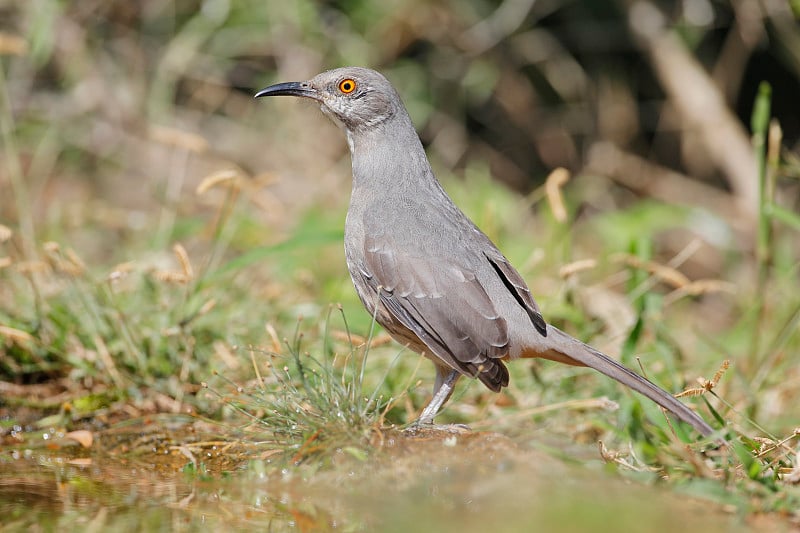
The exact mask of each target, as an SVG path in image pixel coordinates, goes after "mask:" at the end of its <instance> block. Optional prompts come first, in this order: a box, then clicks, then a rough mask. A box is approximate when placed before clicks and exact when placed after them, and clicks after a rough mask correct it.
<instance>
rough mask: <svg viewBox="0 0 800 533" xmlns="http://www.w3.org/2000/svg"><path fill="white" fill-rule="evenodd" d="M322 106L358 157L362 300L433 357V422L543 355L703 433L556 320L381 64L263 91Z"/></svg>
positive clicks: (352, 230)
mask: <svg viewBox="0 0 800 533" xmlns="http://www.w3.org/2000/svg"><path fill="white" fill-rule="evenodd" d="M265 96H294V97H300V98H307V99H310V100H313V101H315V102H317V103H318V104H319V107H320V109H321V110H322V112H323V114H325V115H326V116H328V117H329V118H330V119H331V120H332V121H333V122H334V123H335V124H337V125H338V126H339V127H340V128H341V129H343V130H344V132H345V135H346V138H347V144H348V146H349V149H350V155H351V160H352V174H353V176H352V178H353V180H352V191H351V195H350V203H349V207H348V211H347V215H346V219H345V230H344V249H345V258H346V263H347V268H348V271H349V273H350V277H351V279H352V282H353V285H354V287H355V290H356V292H357V293H358V297H359V299H360V300H361V302H362V303H363V305H364V306H365V308H366V309H367V311H368V312H369V313H370V314H371V315H373V316H374V317H375V320H376V321H377V322H378V323H379V324H381V326H383V328H384V329H385V330H386V331H387V332H388V333H389V335H391V336H392V337H393V338H394V339H395V340H396V341H398V342H399V343H400V344H403V345H404V346H407V347H408V348H410V349H411V350H413V351H416V352H418V353H421V354H423V355H424V356H425V357H427V358H428V359H429V360H430V361H432V362H433V364H434V366H435V368H436V378H435V382H434V387H433V396H432V398H431V400H430V401H429V403H428V404H427V405H426V406H425V408H424V409H423V410H422V412H421V414H420V415H419V418H418V419H417V420H416V422H415V425H417V426H420V427H430V426H432V425H433V424H434V418H435V417H436V416H437V414H438V413H439V412H440V410H441V409H442V407H443V406H444V404H445V403H446V402H447V401H448V399H449V398H450V396H451V394H452V392H453V388H454V386H455V384H456V382H457V381H458V380H459V379H460V378H461V377H462V376H467V377H470V378H476V379H478V380H479V381H480V382H481V383H483V385H485V386H486V387H487V388H488V389H490V390H492V391H494V392H500V390H501V389H502V388H503V387H506V386H507V385H508V383H509V373H508V368H507V366H506V363H507V362H509V361H514V360H516V359H521V358H543V359H549V360H552V361H557V362H561V363H566V364H568V365H573V366H586V367H590V368H593V369H594V370H596V371H598V372H600V373H601V374H604V375H606V376H608V377H610V378H612V379H614V380H616V381H618V382H620V383H621V384H623V385H625V386H627V387H629V388H631V389H633V390H634V391H636V392H638V393H640V394H642V395H644V396H645V397H647V398H649V399H650V400H652V401H654V402H655V403H657V404H658V405H660V406H661V407H662V408H664V409H665V410H667V411H669V412H670V413H672V414H673V415H674V416H675V417H677V418H678V419H679V420H682V421H683V422H685V423H687V424H689V425H690V426H691V427H693V428H694V429H695V430H696V431H698V432H699V433H700V434H701V435H703V436H709V435H711V434H712V433H713V432H714V429H713V428H712V427H711V426H710V425H709V424H708V423H706V422H705V421H704V420H703V419H702V418H701V417H700V416H699V415H697V414H696V413H695V412H694V411H692V410H691V409H689V408H688V407H687V406H686V405H684V404H683V403H682V402H680V401H679V400H678V399H676V398H675V397H674V396H673V395H671V394H670V393H668V392H666V391H665V390H663V389H662V388H660V387H658V386H657V385H655V384H654V383H652V382H651V381H650V380H648V379H646V378H644V377H642V376H640V375H639V374H637V373H635V372H633V371H632V370H630V369H628V368H627V367H625V366H623V365H622V364H620V363H618V362H617V361H615V360H614V359H612V358H610V357H609V356H607V355H605V354H604V353H602V352H600V351H598V350H596V349H595V348H592V347H591V346H589V345H587V344H585V343H583V342H581V341H580V340H578V339H575V338H574V337H572V336H571V335H569V334H567V333H565V332H564V331H561V330H560V329H558V328H556V327H555V326H553V325H551V324H549V323H547V322H546V321H545V319H544V317H543V315H542V313H541V311H540V309H539V306H538V305H537V303H536V301H535V300H534V298H533V296H532V294H531V291H530V289H529V288H528V286H527V284H526V283H525V280H524V279H523V278H522V276H521V275H520V274H519V273H518V272H517V270H516V269H515V268H514V267H513V266H512V265H511V263H510V262H509V260H508V259H507V258H506V257H505V256H504V255H503V254H502V253H501V252H500V250H499V249H498V248H497V246H495V244H494V243H493V242H492V241H491V240H490V239H489V237H487V236H486V234H484V233H483V232H482V231H481V230H480V229H479V228H478V227H477V226H476V225H475V224H474V223H473V222H472V221H471V220H470V219H469V218H468V217H467V216H466V215H465V214H464V213H463V212H462V211H461V209H459V208H458V207H457V206H456V204H455V203H454V202H453V201H452V200H451V199H450V197H449V196H448V195H447V193H446V192H445V191H444V189H443V188H442V186H441V184H440V183H439V181H438V180H437V178H436V177H435V176H434V174H433V171H432V169H431V165H430V163H429V161H428V158H427V155H426V153H425V149H424V147H423V145H422V142H421V140H420V138H419V135H418V134H417V131H416V129H415V128H414V125H413V123H412V121H411V118H410V116H409V114H408V112H407V110H406V108H405V105H404V104H403V102H402V100H401V98H400V96H399V94H398V93H397V91H396V90H395V88H394V87H393V86H392V84H391V83H390V82H389V81H388V80H387V78H386V77H384V76H383V75H382V74H381V73H379V72H377V71H375V70H372V69H368V68H364V67H342V68H336V69H333V70H328V71H325V72H322V73H320V74H318V75H316V76H314V77H313V78H311V79H309V80H307V81H300V82H284V83H277V84H275V85H271V86H269V87H267V88H265V89H262V90H260V91H258V92H257V93H256V94H255V97H256V98H260V97H265Z"/></svg>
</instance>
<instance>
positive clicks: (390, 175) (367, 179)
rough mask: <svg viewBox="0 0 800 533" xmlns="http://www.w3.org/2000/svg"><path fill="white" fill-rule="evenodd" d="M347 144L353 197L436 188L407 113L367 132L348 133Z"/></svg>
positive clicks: (426, 159)
mask: <svg viewBox="0 0 800 533" xmlns="http://www.w3.org/2000/svg"><path fill="white" fill-rule="evenodd" d="M347 142H348V144H349V146H350V155H351V157H352V160H353V194H354V195H355V194H358V193H359V192H363V191H375V190H376V188H377V190H385V191H391V192H392V193H393V194H398V193H401V192H402V191H404V190H407V191H416V192H417V194H418V193H419V192H422V193H424V192H425V191H426V190H429V189H437V188H438V182H437V181H436V178H434V177H433V173H432V171H431V167H430V163H429V162H428V158H427V156H426V155H425V150H424V148H423V147H422V142H420V140H419V136H418V135H417V132H416V130H415V129H414V126H413V124H412V123H411V119H410V118H409V116H408V114H407V113H405V112H403V113H398V114H397V115H395V116H394V117H392V118H391V119H390V120H387V121H385V122H383V123H381V124H380V125H378V126H376V127H373V128H370V129H368V130H366V131H348V132H347Z"/></svg>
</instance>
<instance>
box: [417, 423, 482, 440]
mask: <svg viewBox="0 0 800 533" xmlns="http://www.w3.org/2000/svg"><path fill="white" fill-rule="evenodd" d="M471 432H472V428H470V427H469V426H468V425H466V424H434V423H433V422H424V421H420V420H417V421H415V422H412V423H411V424H409V425H408V426H406V427H405V429H403V433H405V434H406V435H408V436H409V437H432V436H435V435H442V434H447V435H464V434H467V433H471Z"/></svg>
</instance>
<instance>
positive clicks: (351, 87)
mask: <svg viewBox="0 0 800 533" xmlns="http://www.w3.org/2000/svg"><path fill="white" fill-rule="evenodd" d="M339 90H340V91H342V93H344V94H350V93H351V92H353V91H355V90H356V80H354V79H352V78H345V79H343V80H342V81H340V82H339Z"/></svg>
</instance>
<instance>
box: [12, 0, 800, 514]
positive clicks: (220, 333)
mask: <svg viewBox="0 0 800 533" xmlns="http://www.w3.org/2000/svg"><path fill="white" fill-rule="evenodd" d="M798 13H800V6H798V4H797V2H793V1H791V0H789V1H771V2H770V1H763V2H762V1H756V0H731V1H727V0H726V1H715V2H711V1H706V0H685V1H683V2H678V3H673V2H650V1H639V2H623V1H619V2H593V1H578V0H575V1H538V2H537V1H534V0H516V1H513V0H507V1H504V2H495V1H481V0H470V1H466V2H454V1H449V2H448V1H437V2H427V1H425V2H423V1H421V0H418V1H417V0H411V1H404V2H400V1H373V0H360V1H350V2H318V1H309V0H298V1H292V2H261V1H237V2H231V1H226V0H206V1H202V2H200V1H192V0H186V1H175V0H147V1H142V2H117V1H111V2H109V1H101V0H81V1H80V2H59V1H55V0H30V1H26V2H21V1H13V0H4V1H3V0H0V66H1V67H2V68H0V134H1V135H2V145H3V151H2V165H0V417H2V424H3V426H4V428H5V429H4V431H5V434H4V439H5V440H4V442H5V443H6V444H8V445H15V446H16V445H19V444H20V443H22V444H25V443H26V442H27V443H29V442H30V441H26V440H25V437H24V435H25V434H26V431H30V430H31V428H57V429H58V430H59V431H62V430H63V431H69V430H74V429H78V428H91V429H93V430H94V431H97V432H102V431H107V430H108V428H113V427H115V424H119V423H121V422H122V421H125V420H139V419H140V417H142V416H145V415H151V414H154V413H193V414H195V415H197V416H201V417H205V418H207V419H211V420H214V421H216V422H224V423H226V424H227V426H226V429H225V430H224V431H222V430H220V431H221V432H222V433H225V434H227V435H231V434H232V432H234V430H241V431H243V432H244V433H241V432H239V433H236V435H238V437H237V438H239V439H241V442H251V441H252V440H253V439H256V440H258V439H265V440H267V441H268V442H270V443H271V445H275V446H277V447H276V449H279V450H288V451H289V453H288V454H287V458H288V459H289V460H290V462H291V463H293V464H305V465H308V464H314V465H321V464H328V465H330V464H331V463H330V461H332V459H330V457H331V455H330V453H328V452H329V451H330V450H341V449H342V446H344V447H345V449H347V450H350V451H349V452H348V453H350V454H351V455H352V456H354V457H356V458H363V456H364V454H367V455H370V454H373V453H377V452H376V451H375V450H376V449H379V448H380V446H378V445H377V444H376V441H375V435H376V432H377V434H382V432H383V431H384V430H383V429H381V428H385V427H387V426H388V425H391V424H403V423H406V422H408V421H410V420H413V418H414V417H415V416H416V414H417V413H418V412H419V409H420V408H421V407H422V406H423V405H424V403H425V401H426V399H427V395H428V394H429V390H430V385H431V382H432V372H431V369H430V367H429V364H427V363H426V362H425V361H421V360H420V358H419V357H418V356H416V355H414V354H409V353H401V354H400V355H399V356H398V353H399V352H401V350H400V348H399V347H398V346H397V345H396V344H393V343H391V342H389V340H388V339H387V337H386V336H385V335H384V334H383V333H382V332H381V331H380V330H375V329H373V325H372V324H371V319H370V317H369V316H368V315H367V314H366V313H365V312H363V311H362V310H361V306H360V304H359V303H358V302H357V300H356V298H355V295H354V292H353V290H352V288H351V286H350V281H349V278H348V276H347V274H346V271H345V268H344V259H343V254H342V251H341V237H342V226H343V219H344V213H345V211H346V207H347V200H348V193H349V180H350V178H349V154H348V153H347V148H346V144H345V142H344V140H343V138H342V134H341V132H339V131H338V130H337V129H336V128H335V127H334V126H333V125H331V124H329V123H328V122H327V121H326V120H325V119H324V118H323V117H322V116H321V115H320V113H319V112H317V111H316V110H315V109H314V107H313V106H312V105H310V104H308V103H305V102H297V101H292V100H276V101H266V102H264V101H258V102H257V101H254V100H253V98H252V95H253V93H254V92H255V90H257V89H259V88H262V87H264V86H266V85H268V84H270V83H273V82H278V81H290V80H303V79H307V78H309V77H311V76H313V75H314V74H316V73H317V72H319V71H322V70H325V69H328V68H333V67H335V66H340V65H349V64H353V65H364V66H370V67H373V68H376V69H378V70H381V71H382V72H384V73H385V74H386V75H387V76H388V77H389V78H390V79H391V80H392V81H393V83H394V84H395V85H396V87H397V88H398V91H399V92H400V94H401V95H402V96H403V98H404V100H405V103H406V105H407V107H408V108H409V111H410V113H411V115H412V118H413V120H414V122H415V124H416V125H417V128H418V130H419V132H420V135H421V137H422V139H423V142H424V143H425V145H426V147H427V149H428V153H429V156H430V158H431V160H432V163H433V165H434V168H435V170H436V172H437V175H438V176H439V178H440V179H441V180H442V181H443V183H444V185H445V188H446V189H447V190H448V191H449V192H450V193H451V195H452V196H453V197H454V198H455V200H456V202H457V203H458V204H459V205H460V206H461V207H462V208H463V209H464V210H465V211H466V212H467V213H468V214H469V215H470V216H471V217H472V218H473V219H474V220H475V221H476V223H478V225H479V226H480V227H481V228H483V229H484V230H485V231H486V232H487V233H488V234H489V235H490V237H492V238H493V239H494V240H495V241H496V242H497V243H498V245H499V246H500V248H501V249H502V250H503V251H504V252H505V253H506V255H508V257H509V258H510V259H511V260H512V262H513V263H515V264H516V265H517V267H518V268H519V270H520V271H521V273H522V274H523V276H524V277H525V278H526V279H527V280H528V281H529V284H530V286H531V289H532V290H533V293H534V294H535V295H537V299H538V301H539V303H540V305H541V306H542V308H543V310H544V312H545V316H546V317H547V318H548V319H549V320H551V321H553V322H554V323H556V324H557V325H559V327H563V328H566V329H568V330H569V331H571V332H572V333H573V334H575V335H576V336H578V337H580V338H582V339H584V340H586V341H589V342H591V343H592V344H594V345H596V346H598V347H599V348H601V349H603V350H604V351H607V352H609V353H611V354H614V355H617V354H619V355H620V357H621V358H622V360H623V361H624V362H625V363H626V364H627V365H628V366H631V367H634V368H637V369H642V370H643V371H644V372H646V373H647V374H648V375H649V376H650V377H651V378H652V379H653V380H655V381H656V382H658V383H660V384H661V385H662V386H663V387H665V388H666V389H668V390H671V391H675V392H679V391H682V390H686V389H692V388H695V390H694V391H693V392H692V394H693V395H696V396H702V398H698V399H694V400H691V399H688V400H687V401H689V402H692V403H694V404H695V405H696V406H697V407H698V410H699V411H700V412H701V414H702V415H703V416H704V417H705V418H706V419H709V420H712V421H715V423H716V425H717V426H721V425H722V424H723V422H724V424H725V425H726V427H727V433H726V432H723V433H726V434H727V436H728V437H729V438H732V439H734V440H736V442H739V443H741V446H737V447H734V448H733V449H732V451H731V450H729V451H728V452H726V453H719V454H715V453H713V452H711V454H710V455H703V456H702V457H701V455H698V453H699V452H698V450H699V449H700V445H694V446H693V447H691V448H686V447H685V446H683V445H682V444H681V441H692V440H694V437H693V436H692V435H691V434H685V433H684V432H683V431H681V429H680V428H677V435H678V437H673V436H672V429H671V428H670V426H669V425H668V423H667V421H666V420H665V419H664V417H663V416H661V414H660V413H659V412H658V409H657V408H655V407H654V406H652V405H649V403H647V402H644V401H640V399H639V398H637V397H635V396H632V395H630V394H627V393H626V392H624V391H622V390H621V389H620V388H619V387H618V386H617V385H615V384H613V383H609V382H608V380H605V379H604V378H602V377H600V376H597V375H595V374H592V373H589V372H582V371H576V370H575V369H572V368H565V367H562V366H558V365H553V364H547V363H540V362H521V363H517V364H516V365H514V367H513V369H512V386H511V387H510V388H509V389H508V391H507V392H505V393H503V394H501V395H493V394H489V393H487V392H485V391H484V390H482V389H481V387H479V386H478V385H476V384H467V383H464V384H462V385H461V388H460V389H459V390H458V391H457V393H456V396H455V398H454V401H453V402H451V404H450V405H449V406H448V408H447V410H446V411H445V413H444V414H443V416H442V421H455V422H464V423H469V424H470V425H472V426H473V427H474V428H476V429H492V430H496V431H500V432H502V433H503V434H504V435H507V436H509V437H510V438H512V440H513V442H514V443H515V445H516V446H522V447H523V448H525V449H529V448H531V447H533V448H536V449H544V450H546V451H547V453H548V454H549V455H550V457H551V458H552V459H554V460H555V458H556V457H561V456H562V455H563V456H564V457H568V458H570V459H575V458H583V459H586V460H587V461H588V460H589V459H588V458H589V457H593V458H596V457H597V453H596V451H595V450H596V445H597V442H598V441H601V443H602V444H601V457H602V459H603V460H604V461H606V462H607V463H609V464H612V465H616V466H617V469H618V470H619V471H621V472H623V473H626V475H627V474H630V475H632V476H634V477H637V478H638V479H641V480H650V481H652V482H655V480H657V479H666V478H669V479H670V480H672V481H673V482H675V485H678V484H680V483H682V484H683V485H682V486H683V487H687V486H688V487H691V489H690V490H689V492H692V493H693V494H701V495H703V496H705V497H708V498H712V499H714V500H716V501H722V502H725V503H730V502H733V504H732V505H734V507H735V508H736V509H737V510H740V511H742V514H743V515H744V514H746V513H747V512H751V511H764V510H771V511H775V510H782V511H783V512H784V513H785V515H786V516H789V517H790V518H793V519H794V520H797V519H798V515H797V514H796V513H797V508H798V507H797V502H798V493H797V491H796V487H794V486H793V485H792V484H793V483H796V482H797V479H798V474H797V465H796V459H795V454H796V449H797V442H796V439H795V437H796V430H795V428H796V427H797V426H798V425H799V424H800V423H799V422H798V416H797V409H796V406H797V405H798V403H800V394H799V393H798V391H800V387H798V383H800V371H799V370H798V368H800V367H798V353H800V335H799V334H798V324H799V323H800V292H798V268H800V238H798V231H800V221H799V217H798V205H800V204H799V202H800V183H798V176H800V165H799V164H798V156H797V153H798V142H799V141H800V107H799V106H798V99H797V95H798V94H800V32H798V31H797V16H798ZM556 168H563V169H565V171H559V172H558V173H555V174H551V171H553V170H554V169H556ZM298 317H302V318H301V319H300V320H298ZM285 339H288V340H285ZM368 340H371V341H372V342H371V345H370V348H369V350H368V351H369V360H368V362H367V363H366V364H365V365H363V366H362V361H363V357H364V353H365V349H364V343H365V342H367V341H368ZM726 360H727V361H730V368H729V369H728V370H727V372H725V373H724V374H721V375H720V376H717V378H718V379H717V381H714V380H713V379H712V377H713V376H714V374H715V373H716V372H717V370H718V369H719V368H720V367H721V366H723V364H724V361H726ZM362 368H363V370H362ZM700 376H704V377H705V380H706V381H704V382H703V383H701V384H698V383H697V381H696V379H697V378H698V377H700ZM708 380H711V381H714V383H713V385H714V387H713V391H714V393H713V394H712V393H710V392H709V389H711V388H712V387H711V385H709V383H708ZM712 396H713V397H712ZM606 398H611V399H613V402H614V403H615V405H616V406H618V407H619V408H618V409H616V410H609V409H608V407H609V405H611V404H610V403H609V401H608V400H607V399H606ZM706 399H707V401H706ZM247 422H250V424H249V425H247ZM100 434H101V433H100ZM228 438H233V437H228ZM564 443H570V445H569V446H570V447H571V448H570V450H569V451H565V452H562V451H558V452H556V451H555V450H563V448H564ZM687 450H693V451H692V452H691V453H690V452H688V451H687ZM687 454H688V455H687ZM247 457H248V458H249V457H250V456H249V455H247ZM579 460H581V459H579ZM333 462H334V463H335V461H333ZM687 465H688V466H687ZM259 468H260V467H259ZM710 480H712V481H710ZM401 508H402V507H401ZM401 515H402V513H400V514H398V515H397V517H398V519H399V517H400V516H401Z"/></svg>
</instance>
